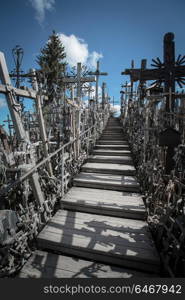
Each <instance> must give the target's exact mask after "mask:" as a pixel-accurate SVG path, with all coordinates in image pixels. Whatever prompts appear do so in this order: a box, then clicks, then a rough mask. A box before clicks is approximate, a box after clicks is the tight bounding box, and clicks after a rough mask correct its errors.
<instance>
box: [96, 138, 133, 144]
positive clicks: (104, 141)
mask: <svg viewBox="0 0 185 300" xmlns="http://www.w3.org/2000/svg"><path fill="white" fill-rule="evenodd" d="M97 143H98V144H101V145H102V144H103V145H107V144H108V145H112V144H113V145H126V146H128V142H127V141H124V140H101V139H100V140H98V142H97Z"/></svg>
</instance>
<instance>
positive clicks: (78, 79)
mask: <svg viewBox="0 0 185 300" xmlns="http://www.w3.org/2000/svg"><path fill="white" fill-rule="evenodd" d="M94 81H95V77H94V76H93V77H82V66H81V63H78V64H77V76H76V77H74V76H73V77H71V76H70V77H64V78H63V79H62V82H64V83H76V84H77V102H78V103H77V104H78V105H79V106H80V100H81V88H82V85H83V83H85V82H94ZM80 119H81V110H80V107H79V108H78V110H77V113H76V117H75V122H74V123H75V128H74V133H75V134H74V136H75V137H76V138H77V141H76V149H75V153H76V154H75V156H76V158H78V156H79V154H80V141H79V135H80V121H81V120H80Z"/></svg>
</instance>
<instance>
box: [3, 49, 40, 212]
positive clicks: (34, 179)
mask: <svg viewBox="0 0 185 300" xmlns="http://www.w3.org/2000/svg"><path fill="white" fill-rule="evenodd" d="M0 80H1V82H2V85H1V89H0V92H1V93H4V94H5V96H6V100H7V105H8V108H9V111H10V115H11V119H12V121H13V125H14V128H15V132H16V136H17V139H18V140H19V141H22V142H24V144H27V145H31V143H30V140H29V137H28V135H27V133H26V131H25V129H24V126H23V124H22V120H21V115H20V111H21V106H20V103H18V102H17V101H16V99H15V93H14V91H16V92H17V93H16V94H17V95H21V96H22V95H23V94H24V93H23V92H22V91H21V90H20V89H14V88H13V87H12V85H11V80H10V76H9V73H8V68H7V65H6V61H5V57H4V54H3V53H2V52H0ZM34 92H35V91H34ZM28 94H29V93H28V92H27V93H26V95H27V97H29V96H28ZM32 94H33V93H32ZM32 97H33V96H32ZM35 97H36V92H35ZM35 163H36V162H35V161H34V156H33V155H32V166H35ZM28 168H29V165H28ZM29 179H30V183H31V186H32V189H33V194H34V197H35V199H36V201H37V202H38V204H39V206H42V205H43V203H44V201H45V200H44V195H43V193H42V190H41V186H40V182H39V175H38V172H37V171H35V172H34V173H32V174H31V175H30V177H29Z"/></svg>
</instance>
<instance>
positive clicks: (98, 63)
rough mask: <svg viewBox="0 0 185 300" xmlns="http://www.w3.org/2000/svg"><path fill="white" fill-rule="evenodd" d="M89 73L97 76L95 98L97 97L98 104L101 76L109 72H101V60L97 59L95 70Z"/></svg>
mask: <svg viewBox="0 0 185 300" xmlns="http://www.w3.org/2000/svg"><path fill="white" fill-rule="evenodd" d="M88 74H89V75H95V76H96V94H95V99H96V105H98V82H99V76H106V75H108V73H106V72H100V62H99V61H97V67H96V71H95V72H89V73H88Z"/></svg>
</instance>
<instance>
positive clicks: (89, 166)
mask: <svg viewBox="0 0 185 300" xmlns="http://www.w3.org/2000/svg"><path fill="white" fill-rule="evenodd" d="M81 169H82V171H83V172H87V173H90V172H93V173H105V174H117V175H135V174H136V169H135V167H134V166H133V165H131V164H127V165H126V164H118V163H106V164H105V163H93V162H87V163H85V164H84V165H83V166H82V167H81Z"/></svg>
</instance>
